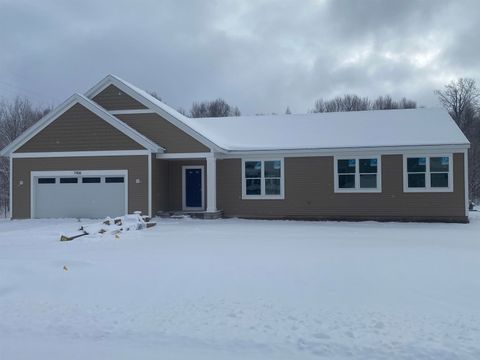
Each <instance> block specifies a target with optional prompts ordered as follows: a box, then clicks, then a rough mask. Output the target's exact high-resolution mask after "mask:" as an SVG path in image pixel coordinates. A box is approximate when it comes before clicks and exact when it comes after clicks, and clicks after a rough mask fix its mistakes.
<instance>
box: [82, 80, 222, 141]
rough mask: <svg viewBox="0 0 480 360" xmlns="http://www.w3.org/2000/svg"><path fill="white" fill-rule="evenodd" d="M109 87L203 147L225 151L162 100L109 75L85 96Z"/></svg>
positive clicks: (91, 96)
mask: <svg viewBox="0 0 480 360" xmlns="http://www.w3.org/2000/svg"><path fill="white" fill-rule="evenodd" d="M109 85H114V86H115V87H117V88H119V89H120V90H121V91H123V92H124V93H126V94H127V95H129V96H131V97H132V98H134V99H135V100H137V101H138V102H139V103H141V104H142V105H144V106H146V107H147V108H149V109H151V110H153V111H155V112H156V113H157V114H159V115H160V116H161V117H162V118H164V119H165V120H167V121H169V122H170V123H172V124H173V125H175V126H176V127H178V128H179V129H180V130H182V131H183V132H185V133H187V134H188V135H190V136H191V137H193V138H194V139H195V140H197V141H199V142H200V143H202V144H203V145H205V146H207V147H208V148H209V149H210V150H216V151H224V149H222V148H221V147H220V146H218V145H217V144H215V143H214V142H213V141H211V140H209V139H208V138H207V137H205V136H204V135H202V134H200V133H198V132H197V131H195V130H194V129H192V128H191V127H190V126H188V125H187V124H186V123H185V122H184V121H183V120H182V119H183V118H185V116H184V115H182V114H180V113H179V112H178V111H177V110H175V109H173V108H171V107H170V106H168V105H166V104H164V103H163V102H161V101H160V100H158V99H156V98H154V97H153V96H151V95H150V94H148V93H147V92H145V91H143V90H141V89H139V88H137V87H136V86H133V85H131V84H129V83H128V82H126V81H125V80H123V79H120V78H119V77H117V76H115V75H112V74H109V75H107V76H106V77H104V78H103V79H102V80H100V81H99V82H98V83H97V84H95V85H94V86H93V87H92V88H90V89H89V90H87V91H86V92H85V96H87V97H88V98H90V99H92V98H94V97H95V96H96V95H98V94H99V93H100V92H102V91H103V90H105V89H106V88H107V87H108V86H109Z"/></svg>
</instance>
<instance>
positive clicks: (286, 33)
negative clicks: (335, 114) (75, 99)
mask: <svg viewBox="0 0 480 360" xmlns="http://www.w3.org/2000/svg"><path fill="white" fill-rule="evenodd" d="M479 27H480V1H477V0H466V1H463V0H462V1H458V0H457V1H443V0H425V1H409V0H395V1H387V0H383V1H381V0H362V1H358V0H349V1H348V0H311V1H302V0H291V1H290V0H288V1H263V0H253V1H241V0H218V1H207V0H199V1H194V0H171V1H164V0H155V1H139V0H136V1H119V0H117V1H112V2H111V3H110V4H107V1H101V0H96V1H87V0H82V1H64V0H62V1H47V0H42V1H39V0H35V1H21V0H14V1H9V0H7V1H6V0H0V97H2V96H3V97H12V96H14V95H16V94H20V95H25V96H29V97H31V99H32V100H33V101H35V102H36V103H42V104H53V105H55V104H59V103H60V102H61V101H63V100H64V99H66V98H67V97H69V96H70V95H71V94H72V93H74V92H84V91H86V90H87V89H88V88H89V87H91V86H93V85H94V84H95V83H96V82H97V81H99V80H100V79H101V78H102V77H104V76H105V75H107V74H109V73H112V74H115V75H118V76H120V77H121V78H124V79H125V80H127V81H129V82H131V83H133V84H135V85H137V86H139V87H141V88H143V89H145V90H149V91H156V92H157V93H158V94H159V95H160V96H161V97H162V98H163V99H164V101H165V102H167V103H168V104H170V105H172V106H174V107H183V108H187V109H188V108H189V107H190V105H191V103H192V102H193V101H199V100H205V99H213V98H216V97H223V98H225V99H226V100H227V101H228V102H229V103H231V104H234V105H237V106H239V108H240V110H241V111H242V113H244V114H254V113H260V112H265V113H268V112H284V111H285V108H286V107H287V105H289V106H290V108H291V109H292V112H298V113H302V112H306V111H308V110H310V109H311V108H312V107H313V103H314V100H315V99H317V98H319V97H332V96H335V95H341V94H344V93H357V94H359V95H361V96H370V97H375V96H378V95H381V94H391V95H392V96H393V97H403V96H406V97H408V98H412V99H414V100H417V101H418V102H419V103H420V104H421V105H426V106H438V103H437V101H436V99H435V96H434V95H433V90H434V89H436V88H439V87H441V86H442V85H443V84H445V83H446V82H448V81H450V80H452V79H454V78H456V77H461V76H463V77H473V78H475V79H477V80H478V79H479V72H480V40H479V35H480V31H479Z"/></svg>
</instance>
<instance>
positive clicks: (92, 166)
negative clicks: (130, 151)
mask: <svg viewBox="0 0 480 360" xmlns="http://www.w3.org/2000/svg"><path fill="white" fill-rule="evenodd" d="M124 169H125V170H128V211H129V213H132V212H133V211H136V210H140V211H142V212H143V213H145V214H148V156H146V155H139V156H109V157H68V158H33V159H31V158H25V159H18V158H15V159H13V183H12V184H13V218H15V219H22V218H29V217H30V172H31V171H49V170H51V171H60V170H124ZM137 179H139V181H140V183H137V182H136V180H137ZM20 182H23V185H20Z"/></svg>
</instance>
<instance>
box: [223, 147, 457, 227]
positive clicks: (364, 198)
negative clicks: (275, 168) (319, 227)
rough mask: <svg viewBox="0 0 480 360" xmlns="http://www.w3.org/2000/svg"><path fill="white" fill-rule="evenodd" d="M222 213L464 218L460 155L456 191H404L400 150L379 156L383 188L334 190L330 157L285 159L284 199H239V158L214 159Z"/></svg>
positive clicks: (356, 217) (264, 216) (450, 219)
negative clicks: (365, 191)
mask: <svg viewBox="0 0 480 360" xmlns="http://www.w3.org/2000/svg"><path fill="white" fill-rule="evenodd" d="M217 164H218V165H217V168H218V180H217V184H218V192H217V199H218V207H219V209H222V210H223V211H224V214H225V215H226V216H240V217H257V218H305V219H352V220H355V219H358V220H364V219H378V220H427V221H428V220H445V221H465V220H466V217H465V200H464V199H465V193H464V165H463V164H464V163H463V154H461V153H458V154H454V156H453V172H454V173H453V179H454V192H450V193H404V192H403V157H402V155H383V156H382V192H381V193H348V194H347V193H343V194H338V193H334V170H333V157H331V156H328V157H303V158H285V199H284V200H242V189H241V186H242V170H241V164H242V162H241V159H225V160H219V161H218V162H217Z"/></svg>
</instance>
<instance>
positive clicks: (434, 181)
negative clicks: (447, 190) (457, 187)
mask: <svg viewBox="0 0 480 360" xmlns="http://www.w3.org/2000/svg"><path fill="white" fill-rule="evenodd" d="M430 180H431V186H432V187H436V188H439V187H448V173H438V174H431V175H430Z"/></svg>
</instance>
